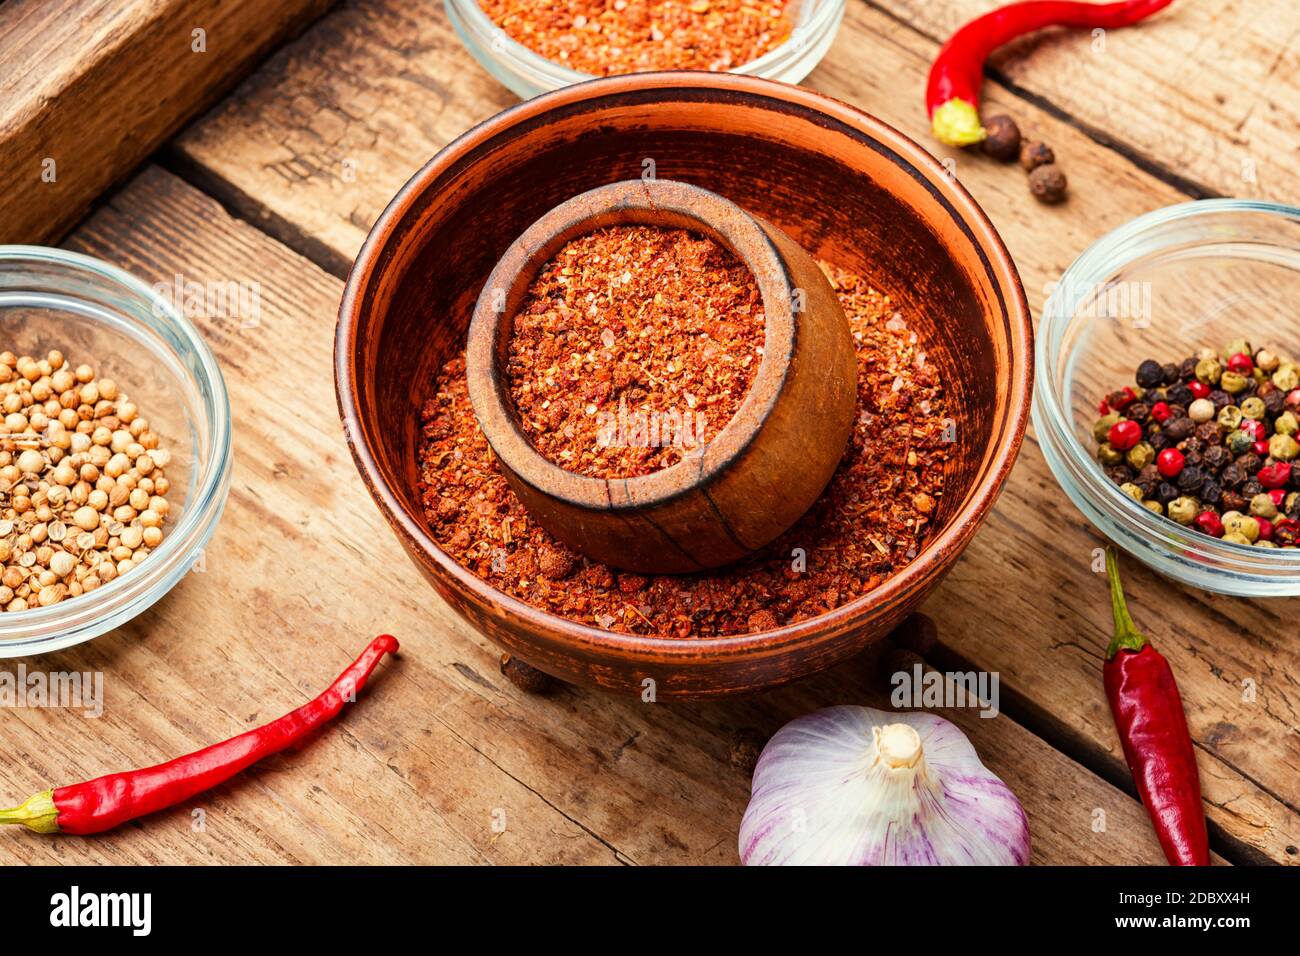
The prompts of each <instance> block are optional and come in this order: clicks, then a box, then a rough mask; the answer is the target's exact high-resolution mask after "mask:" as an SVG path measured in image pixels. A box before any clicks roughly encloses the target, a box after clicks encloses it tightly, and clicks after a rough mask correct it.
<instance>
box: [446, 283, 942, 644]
mask: <svg viewBox="0 0 1300 956" xmlns="http://www.w3.org/2000/svg"><path fill="white" fill-rule="evenodd" d="M823 268H824V269H825V271H826V273H827V275H828V276H829V277H830V279H831V284H832V286H833V287H834V288H835V291H836V293H837V294H838V295H839V298H840V302H841V304H842V305H843V306H844V311H845V313H846V314H847V315H848V318H849V324H850V327H851V329H852V332H853V339H854V342H855V343H856V345H857V352H858V412H859V416H858V421H857V424H856V426H855V428H854V431H853V435H852V437H851V439H850V444H849V447H848V449H847V450H846V451H845V454H844V459H843V461H841V463H840V467H839V469H838V470H837V471H836V473H835V476H834V477H833V478H832V479H831V483H830V485H829V486H828V487H827V489H826V491H825V492H824V493H823V494H822V497H821V498H820V499H819V500H818V502H817V503H816V504H815V505H814V506H813V507H812V509H811V510H810V511H809V512H808V513H807V514H806V515H804V517H803V518H801V519H800V520H799V522H798V523H797V524H796V525H795V526H794V527H793V528H791V529H790V530H789V531H787V532H786V533H785V534H784V535H782V536H781V537H780V538H779V539H778V540H777V541H775V542H774V543H773V544H771V545H769V546H768V547H767V548H765V549H763V551H762V552H760V553H759V554H757V555H755V556H753V557H751V558H750V559H748V560H746V561H744V562H742V563H740V564H737V565H733V566H731V567H728V568H723V569H720V570H718V571H714V572H711V573H707V574H695V575H677V576H674V575H661V576H657V577H656V576H646V575H640V574H629V573H627V572H622V571H617V570H615V569H611V568H609V567H606V566H604V565H601V564H597V563H594V562H591V561H588V560H586V559H584V558H582V557H581V556H579V555H575V554H573V553H572V552H570V551H569V550H568V549H567V548H565V547H564V546H563V545H561V544H559V543H558V542H556V541H555V540H554V539H553V538H552V537H551V536H550V535H549V534H548V533H547V532H546V531H544V530H543V529H541V528H540V527H538V526H537V525H536V524H535V523H533V521H532V520H531V519H530V518H529V515H528V513H527V511H525V510H524V508H523V506H522V505H521V504H520V503H519V501H518V499H517V498H515V496H514V494H513V493H512V492H511V491H510V487H509V485H508V484H507V483H506V479H505V477H504V476H503V475H502V473H501V471H500V469H499V468H498V467H497V463H496V461H495V458H494V457H493V455H492V453H491V451H490V450H489V448H488V445H487V442H486V440H485V439H484V438H483V435H482V433H481V432H480V431H479V429H478V423H477V421H476V420H475V418H474V410H473V407H472V406H471V404H470V401H469V394H468V389H467V386H466V382H465V361H464V357H463V356H459V357H457V358H454V359H452V360H451V361H449V362H448V363H447V364H446V365H445V366H444V368H443V370H442V374H441V376H440V378H439V383H438V390H437V392H436V394H435V396H434V398H433V399H432V400H431V401H429V402H428V403H427V404H426V405H425V407H424V410H423V415H422V427H423V435H424V447H423V453H422V456H421V485H420V490H421V494H422V496H423V501H424V507H425V513H426V515H427V516H428V519H429V526H430V529H431V531H432V533H433V535H434V537H435V539H436V540H437V541H438V543H439V545H440V546H441V547H442V548H443V549H444V550H446V551H447V553H448V554H449V555H451V557H453V558H454V559H455V560H457V561H459V562H460V563H461V564H463V565H464V566H465V567H467V568H469V569H470V570H471V571H473V572H474V573H475V574H477V575H478V576H479V577H480V578H482V579H483V580H484V581H485V582H487V583H488V584H490V585H492V586H493V587H495V588H497V589H499V590H501V591H504V592H505V593H507V594H511V595H513V596H514V597H516V598H518V599H520V600H522V601H525V602H527V603H529V604H531V605H533V606H534V607H537V608H541V609H543V610H547V611H550V612H551V613H554V614H557V615H560V616H561V617H565V618H568V619H570V620H573V621H577V622H579V623H582V624H588V625H593V626H596V627H601V628H606V629H609V630H615V631H625V632H632V633H638V634H659V635H666V636H674V637H680V638H691V637H710V636H715V635H727V634H746V633H753V632H755V631H758V630H767V629H770V628H772V627H776V626H779V625H783V624H789V623H793V622H797V621H803V620H806V619H808V618H811V617H816V616H817V615H820V614H825V613H826V612H828V611H831V610H833V609H835V608H837V607H840V606H842V605H844V604H846V603H848V602H849V601H852V600H854V599H855V598H858V597H861V596H862V595H863V594H866V593H867V592H868V591H870V590H871V589H873V588H875V587H876V586H878V585H879V584H880V583H881V582H883V581H884V580H885V579H886V578H888V577H889V576H890V575H892V574H894V573H896V572H897V571H898V570H899V569H901V568H903V567H904V566H906V565H907V564H908V563H909V562H910V561H911V560H912V559H913V558H915V557H916V555H917V553H918V552H919V551H920V549H921V547H922V546H923V545H924V543H925V541H926V539H927V537H928V536H929V534H930V531H931V521H932V518H933V516H934V515H935V513H936V512H937V511H939V509H940V506H941V503H942V500H943V484H944V472H945V468H946V464H947V461H948V459H949V457H950V455H951V452H952V447H953V446H952V444H951V442H952V433H951V427H952V426H951V423H950V422H949V421H948V420H947V418H946V416H945V409H944V397H943V390H942V387H941V384H940V381H939V375H938V370H937V369H936V368H935V366H934V365H933V364H932V363H930V362H929V361H927V359H926V356H925V353H924V351H922V345H921V342H920V341H919V338H918V336H917V334H916V333H915V332H913V331H911V330H909V329H908V327H907V324H906V322H905V320H904V319H903V317H902V316H901V315H899V314H898V312H897V311H896V310H895V309H894V307H893V305H892V304H891V303H890V300H889V297H888V296H885V295H882V294H881V293H880V292H878V291H876V290H875V289H872V288H871V287H870V286H869V285H868V284H867V283H866V281H865V280H863V279H861V278H860V277H858V276H856V275H854V274H852V273H850V272H847V271H845V270H843V269H839V268H835V267H832V266H828V265H825V264H823ZM448 503H449V504H448ZM563 557H567V558H568V559H569V560H568V561H567V562H566V561H564V560H562V558H563Z"/></svg>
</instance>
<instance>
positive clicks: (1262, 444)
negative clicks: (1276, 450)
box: [1252, 439, 1268, 458]
mask: <svg viewBox="0 0 1300 956" xmlns="http://www.w3.org/2000/svg"><path fill="white" fill-rule="evenodd" d="M1252 448H1253V449H1254V451H1255V454H1256V455H1259V457H1260V458H1264V457H1267V455H1268V442H1266V441H1264V440H1263V439H1260V440H1259V441H1257V442H1255V444H1254V445H1253V446H1252Z"/></svg>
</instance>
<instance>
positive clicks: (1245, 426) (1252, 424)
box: [1237, 418, 1264, 441]
mask: <svg viewBox="0 0 1300 956" xmlns="http://www.w3.org/2000/svg"><path fill="white" fill-rule="evenodd" d="M1237 427H1239V428H1240V429H1241V430H1242V431H1243V432H1245V433H1246V434H1247V435H1249V436H1250V437H1251V438H1253V439H1255V441H1262V440H1263V438H1264V423H1263V422H1259V421H1256V420H1255V419H1253V418H1243V419H1242V420H1241V424H1240V425H1239V426H1237Z"/></svg>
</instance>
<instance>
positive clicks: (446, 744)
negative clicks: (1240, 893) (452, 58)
mask: <svg viewBox="0 0 1300 956" xmlns="http://www.w3.org/2000/svg"><path fill="white" fill-rule="evenodd" d="M69 245H70V246H72V247H73V248H76V249H78V250H80V251H84V252H88V253H90V254H92V255H97V256H101V257H103V258H105V259H108V260H110V261H112V262H115V263H117V264H119V265H121V266H123V267H125V268H127V269H130V270H131V271H132V272H134V273H135V274H137V275H139V276H141V277H143V278H144V279H145V280H146V281H148V282H153V281H159V280H162V281H169V280H170V279H171V278H172V277H174V276H175V275H177V274H180V275H182V276H184V277H185V279H186V280H187V281H191V282H198V283H206V282H209V281H223V282H224V281H229V280H230V279H232V278H237V279H253V280H255V281H257V282H259V283H260V293H261V300H260V302H261V314H260V321H259V323H258V324H257V325H256V326H255V327H252V328H244V327H241V326H242V325H243V324H244V323H243V322H242V320H241V317H240V316H233V317H215V318H214V317H198V318H197V319H196V321H198V323H199V325H200V328H201V329H202V332H203V334H204V336H205V337H206V338H207V340H208V341H209V342H210V343H211V345H212V347H213V348H214V350H215V351H216V353H217V357H218V360H219V361H220V363H221V367H222V369H223V370H224V373H225V377H226V381H227V385H228V388H229V390H230V397H231V404H232V411H233V415H234V421H235V436H234V441H235V449H234V451H235V473H234V479H233V490H232V493H231V499H230V503H229V507H228V508H227V511H226V515H225V517H224V518H223V521H222V523H221V525H220V527H219V528H218V530H217V533H216V536H215V537H214V539H213V541H212V543H211V545H210V546H209V548H208V549H207V552H206V561H205V568H206V570H205V571H204V572H203V573H193V574H190V575H189V576H188V577H186V579H185V580H184V581H182V582H181V584H180V585H178V586H177V588H176V589H175V590H174V591H173V592H172V593H171V594H170V595H169V596H168V597H166V598H165V599H164V600H163V601H162V602H160V603H159V604H158V605H157V606H156V607H155V608H154V609H152V610H150V611H148V612H146V613H145V614H144V615H142V616H141V617H139V618H137V619H136V620H134V621H133V622H131V623H130V624H129V625H127V626H125V627H123V628H121V629H119V630H118V631H116V632H114V633H112V634H111V635H107V636H105V637H102V638H100V639H98V640H96V641H94V642H92V643H90V644H86V645H82V646H80V647H78V648H73V649H71V650H68V651H64V652H61V653H58V654H54V655H50V656H49V657H43V658H40V659H39V660H30V659H29V660H27V661H26V664H27V666H28V667H29V668H34V667H40V668H48V669H54V670H69V671H84V670H100V671H103V672H104V673H105V684H106V706H105V713H104V716H103V717H102V718H100V719H97V720H95V719H87V718H85V717H83V716H81V715H80V714H78V713H76V712H72V711H67V710H58V709H44V710H32V711H11V712H8V713H6V714H5V715H4V717H3V719H4V720H5V721H6V723H5V741H6V747H5V748H4V751H3V752H2V753H0V793H3V794H10V795H12V796H13V797H14V798H15V799H20V798H21V796H25V795H26V794H27V793H28V792H29V791H34V790H37V789H41V788H44V787H47V786H50V785H52V784H53V785H59V784H61V783H65V782H71V781H75V780H79V779H83V778H86V777H90V776H94V775H97V774H100V773H104V772H109V771H114V770H119V769H122V768H125V767H130V766H135V765H143V764H146V763H148V762H152V761H158V760H162V759H165V758H168V757H170V756H174V755H176V754H179V753H182V752H185V751H187V750H190V749H193V748H195V747H198V746H201V745H203V744H205V743H209V742H212V741H213V740H215V739H217V738H219V737H221V736H223V735H227V734H231V733H235V732H238V731H242V730H245V729H247V728H248V727H250V726H253V725H255V724H257V723H260V722H263V721H265V720H267V719H270V718H273V717H275V716H278V715H279V714H280V713H281V712H283V711H286V710H288V709H290V708H292V707H294V706H296V705H298V704H299V703H300V702H302V701H303V700H304V699H305V698H307V697H308V696H310V695H312V694H315V693H316V692H318V690H319V689H320V688H321V687H323V686H324V685H325V684H326V683H327V682H328V681H329V680H330V679H331V678H333V677H334V676H335V675H336V674H337V672H338V671H339V670H340V669H341V668H342V666H343V665H344V663H346V661H347V660H349V659H350V658H351V657H352V656H353V655H354V654H355V653H356V651H357V650H358V649H359V648H360V647H361V646H362V645H363V644H364V643H365V642H366V641H367V640H368V639H369V638H370V637H371V636H372V635H373V634H374V633H376V632H378V631H381V630H387V631H391V632H392V633H394V634H396V635H397V636H398V637H399V639H400V640H401V641H402V646H403V650H402V655H401V657H400V659H398V660H397V661H395V662H391V663H389V664H387V665H385V666H384V667H383V668H382V670H381V671H380V672H379V674H378V675H377V677H376V679H375V680H374V681H373V683H372V684H371V685H370V686H368V688H367V690H366V692H365V694H364V695H363V697H362V698H361V699H360V701H359V703H358V704H357V706H356V707H355V708H351V709H349V711H348V712H347V713H346V715H345V716H344V717H343V718H342V719H341V720H340V721H339V722H338V723H337V724H336V725H334V726H332V728H331V729H330V730H329V731H327V732H326V733H325V734H324V735H323V736H322V737H321V738H320V739H319V740H317V741H316V742H315V743H313V744H312V745H310V746H309V747H308V748H306V749H305V750H303V751H302V752H299V753H290V754H284V755H280V756H277V757H275V758H272V759H271V760H270V761H268V762H267V763H265V764H262V765H259V766H258V767H256V768H254V769H252V770H250V771H249V772H247V773H245V774H243V775H241V776H240V777H239V778H237V779H236V780H235V781H232V782H231V783H228V784H227V785H225V786H223V787H221V788H219V789H218V790H217V791H216V792H214V793H213V794H211V795H209V796H205V797H200V798H198V799H196V800H194V801H191V802H190V803H188V804H186V805H184V806H182V807H179V808H176V809H174V810H171V811H168V812H165V813H163V814H159V815H158V816H156V817H154V818H151V819H150V820H148V821H146V822H143V823H140V824H136V825H132V826H128V827H126V828H123V829H122V830H120V831H117V832H115V833H111V834H107V835H104V836H101V837H96V838H93V839H79V838H49V837H39V836H36V835H35V834H28V833H26V832H21V831H16V830H13V829H7V830H6V832H3V833H0V861H3V862H6V863H8V862H15V863H17V862H22V863H49V862H102V863H200V862H214V863H235V862H265V863H359V862H360V863H406V862H421V863H474V862H479V863H611V864H612V863H642V864H645V863H688V862H689V863H728V862H735V861H736V858H737V849H736V835H737V832H738V826H739V822H740V816H741V814H742V812H743V810H744V807H745V805H746V803H747V800H748V789H749V780H748V775H747V774H746V773H744V772H742V771H739V770H735V769H732V768H731V767H730V766H729V764H728V746H729V741H730V739H731V736H732V734H733V733H734V732H735V731H737V730H739V729H742V728H754V729H756V730H757V731H758V732H760V733H761V734H763V735H764V736H768V735H770V734H771V733H773V732H775V730H776V729H777V728H778V727H779V726H780V725H781V724H782V723H784V722H785V721H787V720H789V719H790V718H792V717H794V716H796V715H798V714H802V713H806V712H807V711H810V710H812V709H815V708H816V707H820V706H825V705H828V704H833V703H847V702H870V703H876V704H878V705H879V704H882V703H883V697H884V694H882V693H881V684H880V683H879V680H878V678H877V677H876V676H875V670H874V667H873V664H872V662H871V661H870V660H869V659H867V658H862V659H859V660H857V661H853V662H850V663H849V664H847V665H844V666H841V667H839V668H837V669H835V670H832V671H829V672H827V673H824V674H822V675H819V676H818V677H816V678H814V679H812V680H809V681H807V682H804V683H801V684H799V685H796V686H794V687H789V688H786V689H783V690H780V691H777V692H774V693H771V694H767V695H764V696H761V697H758V698H754V699H751V700H740V701H729V702H723V703H708V704H695V705H676V704H674V705H666V704H645V703H642V702H640V701H639V700H628V699H623V698H613V697H609V696H607V695H603V694H599V693H595V692H588V691H580V690H576V689H572V688H563V689H561V690H560V691H559V692H558V693H557V694H556V695H555V696H553V697H549V698H538V697H531V696H528V695H525V694H522V693H521V692H520V691H518V690H517V689H515V688H514V687H512V686H511V685H510V684H509V683H508V682H507V681H506V680H505V679H504V678H502V677H501V676H500V675H499V674H498V673H497V670H496V662H497V657H498V654H497V651H496V650H495V648H493V647H492V646H491V645H489V644H488V643H487V642H486V641H485V640H484V639H483V638H482V637H481V636H480V635H478V634H477V633H476V632H474V631H473V630H472V629H470V628H468V627H467V626H466V625H464V624H463V623H462V622H461V621H460V620H459V619H458V618H457V617H456V616H455V615H454V614H453V613H452V612H451V611H450V610H449V609H448V608H447V607H446V606H445V605H444V604H443V603H442V602H441V601H440V600H439V599H438V598H437V597H436V596H435V595H434V593H433V592H432V590H431V589H430V588H429V587H428V585H427V584H426V583H425V582H424V580H423V578H422V577H421V576H420V574H419V573H418V572H417V571H416V569H415V567H414V566H413V565H412V564H411V563H410V562H409V561H407V560H406V559H405V557H404V556H403V555H402V554H401V552H400V550H399V545H398V544H397V542H396V540H395V539H394V537H393V536H392V534H390V532H389V530H388V528H387V526H386V525H385V524H384V523H383V521H382V519H381V518H380V517H379V514H378V512H377V510H376V509H375V508H373V507H372V506H371V503H370V500H369V498H368V497H367V495H366V492H365V491H364V489H363V487H362V484H361V482H360V480H359V479H358V478H357V476H356V474H355V472H354V470H353V467H352V462H351V459H350V457H349V455H348V452H347V449H346V446H345V444H344V441H343V437H342V433H341V429H340V427H339V425H338V422H337V417H336V412H335V404H334V397H333V385H332V374H331V369H332V344H333V334H332V329H331V326H330V323H329V322H328V321H323V320H322V319H323V316H326V315H328V313H329V312H330V310H332V308H333V306H334V304H335V302H336V301H337V299H338V296H339V293H340V288H341V285H340V282H339V281H338V280H337V279H335V278H333V277H331V276H329V275H327V274H325V273H323V272H322V271H320V270H319V269H318V268H317V267H316V266H314V265H312V264H311V263H309V262H307V261H306V260H304V259H302V258H301V257H299V256H297V255H296V254H294V253H292V252H291V251H289V250H288V249H286V248H284V247H283V246H280V245H278V244H276V243H275V242H273V241H272V240H270V239H269V238H267V237H266V236H265V235H264V234H262V233H261V232H259V231H257V230H256V229H254V228H253V227H251V226H250V225H248V224H246V223H242V222H239V221H237V220H234V219H232V218H230V217H229V216H228V215H227V214H226V213H224V212H223V211H222V210H221V209H220V208H219V206H218V205H217V204H216V203H215V202H214V201H213V200H211V199H210V198H208V197H206V196H204V195H202V194H200V193H198V192H197V191H195V190H194V189H192V188H191V187H189V186H187V185H186V184H184V183H183V182H181V181H180V180H178V179H176V178H175V177H174V176H171V175H170V174H168V173H166V172H163V171H161V170H159V169H157V168H150V169H147V170H146V171H145V172H144V173H143V174H141V175H140V176H139V177H138V178H137V180H135V181H134V182H133V183H131V184H130V185H129V186H128V187H127V188H125V189H124V190H122V191H121V192H119V193H118V194H117V195H116V196H114V197H113V198H112V200H111V201H110V202H109V204H108V205H107V206H106V207H105V208H103V209H101V210H100V211H99V212H98V213H97V214H96V215H95V216H94V217H93V218H92V219H91V220H90V222H89V223H88V224H86V225H85V226H84V227H83V228H81V229H79V230H78V231H77V232H76V233H75V234H74V236H73V237H72V238H71V240H70V242H69ZM4 666H5V667H7V668H10V669H12V668H13V667H14V666H15V664H14V662H5V664H4ZM949 716H950V717H952V718H953V719H955V720H957V721H958V723H960V724H961V725H962V727H963V728H964V730H965V731H966V732H967V733H968V734H969V735H970V736H971V739H972V741H973V743H974V745H975V746H976V748H977V749H978V751H979V753H980V755H981V757H982V758H983V760H984V761H985V762H986V763H987V764H988V766H989V767H990V768H991V769H993V770H994V771H995V772H996V773H998V774H999V775H1001V776H1002V777H1003V778H1004V779H1005V780H1006V782H1007V783H1008V784H1009V785H1010V786H1011V788H1012V789H1013V790H1014V791H1015V793H1016V794H1017V795H1018V796H1019V798H1020V799H1021V801H1022V802H1023V803H1024V805H1025V808H1026V810H1027V813H1028V815H1029V819H1030V828H1031V832H1032V836H1033V858H1034V861H1035V862H1037V863H1051V864H1069V863H1089V864H1099V863H1118V864H1129V863H1158V862H1159V861H1160V860H1161V853H1160V850H1159V847H1158V845H1157V843H1156V840H1155V837H1154V835H1153V833H1152V831H1151V829H1150V826H1149V823H1148V821H1147V819H1146V815H1145V813H1144V811H1143V810H1142V808H1141V806H1140V805H1139V804H1138V803H1137V802H1136V801H1135V800H1133V799H1132V798H1131V797H1129V796H1128V795H1126V794H1124V793H1122V792H1121V791H1120V790H1118V789H1116V788H1114V787H1112V786H1111V785H1110V784H1108V783H1106V782H1105V781H1103V780H1101V779H1099V778H1098V777H1096V776H1095V775H1093V774H1092V773H1090V772H1089V771H1087V770H1086V769H1084V768H1083V767H1081V766H1079V765H1078V764H1076V763H1074V762H1073V761H1071V760H1069V759H1068V758H1067V757H1065V756H1064V755H1062V754H1061V753H1059V752H1057V751H1056V750H1054V749H1052V748H1051V747H1050V746H1048V745H1047V744H1046V743H1044V742H1043V741H1042V740H1040V739H1039V738H1037V737H1036V736H1034V735H1033V734H1031V733H1029V732H1028V731H1026V730H1025V729H1024V728H1022V727H1021V726H1019V725H1018V724H1016V723H1015V722H1014V721H1013V720H1011V719H1010V718H1008V717H1006V716H998V717H996V718H992V719H981V718H979V717H978V716H976V715H975V712H974V711H970V710H967V711H963V712H960V713H956V714H949ZM196 810H198V811H202V817H201V819H202V828H201V829H200V828H197V822H198V820H199V817H198V816H196V814H195V811H196ZM1099 821H1100V822H1102V823H1104V827H1100V828H1099V826H1098V823H1099Z"/></svg>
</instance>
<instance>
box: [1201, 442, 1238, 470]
mask: <svg viewBox="0 0 1300 956" xmlns="http://www.w3.org/2000/svg"><path fill="white" fill-rule="evenodd" d="M1231 461H1232V452H1230V451H1228V449H1226V448H1224V447H1223V446H1222V445H1214V446H1212V447H1210V448H1207V449H1205V454H1204V455H1202V456H1201V467H1202V468H1204V469H1206V470H1207V471H1211V472H1214V473H1215V474H1218V473H1219V472H1221V471H1223V469H1224V468H1226V467H1227V465H1228V463H1229V462H1231Z"/></svg>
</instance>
